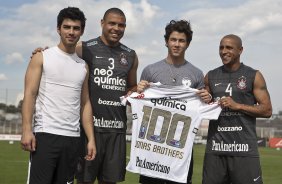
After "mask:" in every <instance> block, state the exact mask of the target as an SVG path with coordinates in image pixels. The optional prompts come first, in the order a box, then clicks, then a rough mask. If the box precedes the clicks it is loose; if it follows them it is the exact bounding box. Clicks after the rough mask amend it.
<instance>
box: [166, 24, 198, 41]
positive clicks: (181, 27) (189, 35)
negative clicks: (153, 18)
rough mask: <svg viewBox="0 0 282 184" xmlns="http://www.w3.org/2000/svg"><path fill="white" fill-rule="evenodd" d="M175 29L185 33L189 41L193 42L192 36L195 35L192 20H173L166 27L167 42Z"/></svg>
mask: <svg viewBox="0 0 282 184" xmlns="http://www.w3.org/2000/svg"><path fill="white" fill-rule="evenodd" d="M173 31H177V32H179V33H185V35H186V39H187V42H189V43H190V42H191V40H192V36H193V31H192V30H191V25H190V22H188V21H186V20H179V21H176V20H171V21H170V22H169V23H168V24H167V25H166V27H165V35H164V38H165V41H166V42H167V41H168V39H169V36H170V34H171V33H172V32H173Z"/></svg>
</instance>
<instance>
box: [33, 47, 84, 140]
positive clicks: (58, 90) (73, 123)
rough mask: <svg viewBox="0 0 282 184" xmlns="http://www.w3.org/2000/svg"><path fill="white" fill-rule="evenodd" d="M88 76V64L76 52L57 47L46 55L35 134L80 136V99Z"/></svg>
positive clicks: (46, 51)
mask: <svg viewBox="0 0 282 184" xmlns="http://www.w3.org/2000/svg"><path fill="white" fill-rule="evenodd" d="M86 74H87V70H86V63H85V61H84V60H82V59H80V58H79V57H78V56H77V55H76V54H75V53H74V54H68V53H65V52H63V51H62V50H61V49H59V48H58V47H57V46H56V47H51V48H49V49H47V50H45V51H44V52H43V69H42V76H41V81H40V86H39V91H38V95H37V98H36V103H35V114H34V123H33V131H34V132H45V133H51V134H56V135H63V136H71V137H79V136H80V128H79V124H80V123H79V119H80V103H81V101H80V99H81V89H82V85H83V82H84V80H85V77H86Z"/></svg>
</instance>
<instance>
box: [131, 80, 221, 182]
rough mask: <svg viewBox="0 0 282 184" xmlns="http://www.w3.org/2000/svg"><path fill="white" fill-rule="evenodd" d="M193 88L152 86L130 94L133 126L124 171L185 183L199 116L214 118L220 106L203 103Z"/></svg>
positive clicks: (200, 118) (200, 117)
mask: <svg viewBox="0 0 282 184" xmlns="http://www.w3.org/2000/svg"><path fill="white" fill-rule="evenodd" d="M196 91H197V89H192V88H187V87H184V86H176V87H172V86H152V85H151V87H150V88H148V89H146V90H145V91H144V93H141V94H139V93H133V94H131V95H130V97H127V100H128V101H129V102H130V103H131V107H132V117H133V127H132V142H131V153H130V161H129V163H128V165H127V168H126V169H127V170H128V171H130V172H134V173H139V174H142V175H146V176H149V177H154V178H162V179H165V180H171V181H175V182H180V183H185V182H186V180H187V174H188V170H189V165H190V161H191V152H192V147H193V141H194V138H195V135H196V134H197V130H198V127H199V125H200V123H201V121H202V120H203V119H217V118H218V116H219V114H220V112H221V107H220V106H219V105H218V104H206V103H204V102H202V101H201V99H200V98H199V97H198V95H197V94H196Z"/></svg>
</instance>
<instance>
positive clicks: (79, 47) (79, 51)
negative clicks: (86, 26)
mask: <svg viewBox="0 0 282 184" xmlns="http://www.w3.org/2000/svg"><path fill="white" fill-rule="evenodd" d="M75 52H76V54H77V56H78V57H80V58H82V42H81V41H80V42H78V43H77V44H76V47H75Z"/></svg>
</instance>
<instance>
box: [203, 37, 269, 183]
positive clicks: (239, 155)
mask: <svg viewBox="0 0 282 184" xmlns="http://www.w3.org/2000/svg"><path fill="white" fill-rule="evenodd" d="M242 52H243V47H242V41H241V38H240V37H238V36H236V35H232V34H231V35H226V36H224V37H223V38H222V39H221V41H220V45H219V55H220V57H221V60H222V63H223V65H222V66H220V67H218V68H216V69H214V70H211V71H209V72H208V74H207V75H206V76H205V85H206V88H207V90H208V91H209V92H210V93H211V95H212V96H213V99H214V101H219V103H220V104H221V106H222V108H223V110H222V112H221V114H220V116H219V119H218V120H212V121H210V124H209V130H208V140H207V146H206V153H205V159H204V167H203V182H202V183H203V184H229V183H233V184H236V183H241V184H250V183H255V184H262V183H263V180H262V172H261V167H260V160H259V153H258V146H257V136H256V117H263V118H268V117H270V116H271V114H272V105H271V101H270V96H269V93H268V90H267V87H266V82H265V80H264V77H263V76H262V74H261V73H260V72H259V71H258V70H255V69H253V68H251V67H249V66H246V65H245V64H243V63H241V62H240V55H241V54H242Z"/></svg>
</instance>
